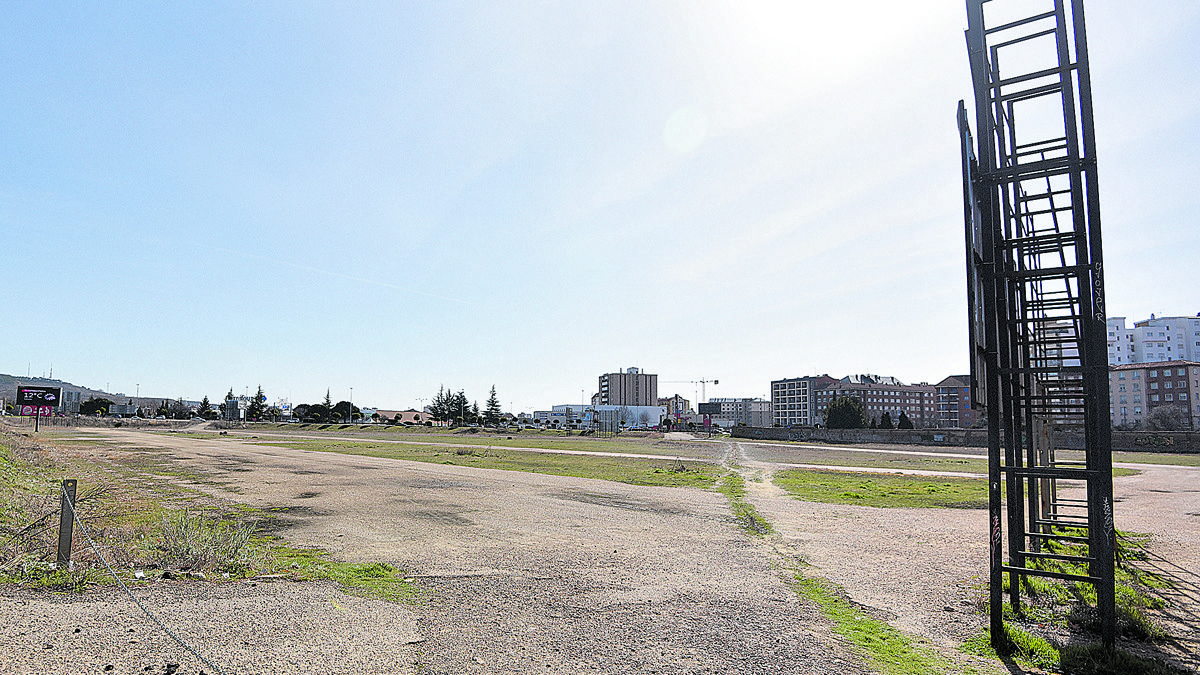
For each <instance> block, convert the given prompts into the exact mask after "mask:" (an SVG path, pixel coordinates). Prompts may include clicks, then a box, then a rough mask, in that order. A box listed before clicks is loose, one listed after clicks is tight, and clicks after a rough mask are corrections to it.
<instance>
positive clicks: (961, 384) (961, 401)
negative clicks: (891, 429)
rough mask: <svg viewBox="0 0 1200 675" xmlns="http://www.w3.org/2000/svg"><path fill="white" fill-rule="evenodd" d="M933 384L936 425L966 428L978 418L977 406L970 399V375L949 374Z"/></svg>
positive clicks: (944, 427)
mask: <svg viewBox="0 0 1200 675" xmlns="http://www.w3.org/2000/svg"><path fill="white" fill-rule="evenodd" d="M933 386H934V389H935V391H936V393H937V412H936V420H937V426H938V427H940V428H943V429H950V428H959V429H966V428H968V427H970V426H972V425H974V424H975V422H976V421H978V420H979V412H980V411H979V407H978V406H976V405H975V404H973V403H972V401H971V376H970V375H951V376H950V377H947V378H946V379H944V380H942V381H941V382H938V383H937V384H935V385H933ZM909 417H910V418H911V417H912V416H911V415H910V416H909ZM914 424H915V422H914Z"/></svg>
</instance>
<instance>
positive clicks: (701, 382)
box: [663, 378, 721, 405]
mask: <svg viewBox="0 0 1200 675" xmlns="http://www.w3.org/2000/svg"><path fill="white" fill-rule="evenodd" d="M720 383H721V381H720V380H706V379H704V378H700V379H699V380H665V381H664V382H663V384H690V385H693V387H694V386H695V385H697V384H698V385H700V397H699V398H697V399H696V404H697V405H699V404H700V403H701V401H700V399H701V398H703V399H705V401H704V402H705V403H707V402H708V401H707V399H708V396H707V394H706V392H705V390H704V385H706V384H720Z"/></svg>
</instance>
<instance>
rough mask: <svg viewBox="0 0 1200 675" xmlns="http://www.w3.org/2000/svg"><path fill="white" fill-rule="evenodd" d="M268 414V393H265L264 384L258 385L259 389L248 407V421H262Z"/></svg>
mask: <svg viewBox="0 0 1200 675" xmlns="http://www.w3.org/2000/svg"><path fill="white" fill-rule="evenodd" d="M266 414H267V395H266V394H264V393H263V389H262V385H261V384H260V385H258V391H256V392H254V399H253V400H251V401H250V405H249V406H247V408H246V421H248V422H261V421H262V418H263V416H264V415H266Z"/></svg>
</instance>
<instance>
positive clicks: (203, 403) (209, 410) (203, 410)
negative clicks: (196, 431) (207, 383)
mask: <svg viewBox="0 0 1200 675" xmlns="http://www.w3.org/2000/svg"><path fill="white" fill-rule="evenodd" d="M196 414H197V415H198V416H200V417H203V418H204V419H206V420H210V419H212V418H213V407H212V403H209V401H208V395H207V394H206V395H205V396H204V398H202V399H200V407H199V408H196Z"/></svg>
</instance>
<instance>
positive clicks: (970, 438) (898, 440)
mask: <svg viewBox="0 0 1200 675" xmlns="http://www.w3.org/2000/svg"><path fill="white" fill-rule="evenodd" d="M731 435H732V436H733V437H734V438H745V439H747V440H758V441H810V442H814V443H848V444H854V443H864V444H865V443H877V444H887V445H942V446H950V447H973V448H986V447H987V430H986V429H823V428H803V429H784V428H780V427H734V428H733V429H732V430H731ZM1056 445H1057V447H1059V448H1063V449H1068V450H1082V449H1083V436H1082V435H1079V434H1058V435H1057V437H1056ZM1112 449H1113V450H1115V451H1121V452H1178V453H1200V432H1193V431H1153V432H1151V431H1114V432H1112Z"/></svg>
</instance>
